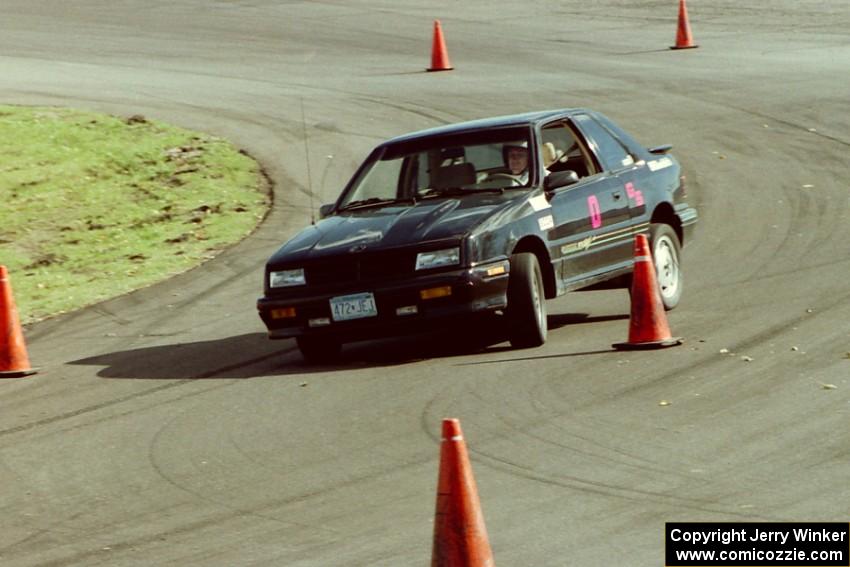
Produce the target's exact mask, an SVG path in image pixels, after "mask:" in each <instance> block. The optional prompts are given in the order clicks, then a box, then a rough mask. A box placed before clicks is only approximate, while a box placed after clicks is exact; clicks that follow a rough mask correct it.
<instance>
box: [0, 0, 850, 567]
mask: <svg viewBox="0 0 850 567" xmlns="http://www.w3.org/2000/svg"><path fill="white" fill-rule="evenodd" d="M677 6H678V3H677V2H674V1H672V0H671V1H669V2H658V1H651V0H630V1H626V0H599V1H597V2H593V3H589V2H578V1H576V0H564V1H559V2H554V1H548V0H547V1H542V2H536V3H534V4H525V3H518V2H504V3H500V2H497V3H493V2H484V1H481V0H469V1H466V2H453V1H446V0H440V1H436V2H410V1H407V0H394V1H392V2H388V1H382V0H372V1H365V0H350V1H346V2H342V1H341V0H340V1H336V2H331V1H317V2H305V1H281V0H278V1H271V0H240V1H235V0H230V1H225V0H176V1H175V0H172V1H169V2H163V1H150V0H146V1H141V0H120V1H112V2H103V1H98V0H78V1H76V2H62V3H57V2H52V1H49V0H4V2H3V17H2V18H0V102H3V103H17V104H38V105H43V104H52V105H63V106H72V107H79V108H85V109H91V110H96V111H103V112H110V113H115V114H120V115H127V116H129V115H132V114H143V115H145V116H148V117H151V118H156V119H160V120H166V121H170V122H173V123H175V124H178V125H180V126H184V127H188V128H194V129H199V130H203V131H207V132H210V133H213V134H216V135H220V136H224V137H227V138H229V139H231V140H233V141H234V142H235V143H236V144H237V145H239V146H240V147H243V148H245V149H246V150H247V151H248V152H250V153H251V154H252V155H253V156H255V157H256V158H257V159H258V160H259V161H260V162H261V163H262V165H263V167H264V168H265V169H266V171H267V172H268V175H269V176H270V178H271V180H272V181H273V183H274V205H273V208H272V210H271V212H270V214H269V216H268V218H267V219H266V221H265V222H264V223H263V224H262V225H261V226H260V227H259V229H258V230H257V231H256V232H255V234H253V235H252V236H251V237H249V238H248V239H246V240H245V241H243V242H242V243H240V244H238V245H237V246H235V247H234V248H232V249H230V250H228V251H227V252H225V253H223V254H221V255H220V256H219V257H218V258H216V259H215V260H212V261H210V262H208V263H207V264H204V265H203V266H201V267H199V268H197V269H194V270H191V271H189V272H187V273H185V274H183V275H180V276H178V277H175V278H173V279H171V280H169V281H166V282H163V283H161V284H158V285H155V286H152V287H149V288H146V289H143V290H139V291H137V292H134V293H131V294H129V295H126V296H123V297H119V298H116V299H114V300H111V301H107V302H105V303H102V304H99V305H96V306H93V307H90V308H87V309H84V310H81V311H79V312H75V313H72V314H68V315H64V316H61V317H57V318H54V319H50V320H47V321H44V322H42V323H38V324H36V325H33V326H31V327H29V328H27V329H26V336H27V341H28V347H29V355H30V358H31V359H32V360H33V363H34V364H35V365H37V366H39V367H40V368H41V371H40V372H39V374H37V375H35V376H31V377H28V378H22V379H16V380H6V381H3V382H2V383H0V407H2V411H0V486H2V489H0V510H2V513H0V563H2V565H4V566H10V567H12V566H14V567H19V566H20V567H23V566H51V567H58V566H78V565H86V566H98V565H103V566H106V565H109V566H138V565H180V566H186V565H204V566H259V565H287V566H298V567H307V566H330V565H346V566H349V565H364V566H365V565H369V566H373V565H381V566H398V565H422V564H427V563H428V561H429V558H430V550H431V541H430V538H431V533H432V529H433V514H434V502H435V489H436V481H437V467H438V454H439V432H440V422H441V420H442V419H443V418H444V417H457V418H459V419H460V420H461V422H462V425H463V429H464V433H465V436H466V439H467V443H468V445H469V449H470V452H471V460H472V466H473V470H474V473H475V478H476V480H477V484H478V489H479V492H480V496H481V500H482V508H483V513H484V517H485V521H486V524H487V529H488V532H489V534H490V543H491V545H492V548H493V554H494V556H495V561H496V564H497V565H500V566H504V565H539V566H561V565H600V566H602V565H606V566H607V565H630V566H632V565H633V566H657V565H662V564H663V549H664V523H665V522H668V521H748V522H757V521H777V522H778V521H782V522H786V521H815V520H818V521H827V520H828V521H840V522H847V521H848V502H850V485H848V483H847V478H848V476H850V462H848V454H850V441H848V435H847V422H848V418H850V396H849V395H848V393H850V360H848V352H850V328H848V325H847V321H848V320H850V284H848V277H847V274H848V269H849V268H850V246H848V244H847V243H848V242H850V222H848V221H850V191H848V186H850V182H848V180H850V160H848V150H850V134H848V132H850V99H848V96H847V92H848V81H847V77H848V69H850V41H848V31H847V30H848V29H850V5H848V4H847V3H846V2H841V1H839V0H831V1H828V0H794V1H792V0H777V1H770V2H762V3H755V4H751V5H743V4H741V3H740V2H733V1H731V0H713V1H712V2H702V1H698V0H693V1H691V2H689V3H688V8H689V15H690V24H691V28H692V31H693V35H694V40H695V42H696V43H697V44H699V47H698V48H697V49H690V50H682V51H672V50H670V49H668V47H669V46H670V45H671V44H672V43H673V41H674V39H675V33H676V16H677ZM434 19H440V20H441V23H442V29H443V32H444V34H445V39H446V44H447V49H448V54H449V56H450V58H451V62H452V64H453V66H454V67H455V69H454V70H453V71H448V72H443V73H427V72H425V68H426V67H427V66H428V65H429V63H430V59H429V58H430V50H431V31H432V25H433V20H434ZM573 106H584V107H589V108H593V109H596V110H600V111H602V112H603V113H605V114H606V115H608V116H610V117H611V118H612V119H614V120H615V121H616V122H618V123H619V124H621V125H622V126H623V127H624V128H626V129H627V130H628V131H629V132H631V133H632V134H633V135H634V136H635V137H636V138H637V139H638V140H640V141H642V142H643V143H645V144H646V145H647V146H654V145H660V144H664V143H671V144H673V148H674V149H673V152H674V153H675V155H676V156H677V157H678V158H679V159H680V160H681V161H682V163H683V164H684V167H685V171H686V174H687V184H688V191H689V194H690V198H689V200H691V201H693V202H695V203H696V204H697V205H698V207H699V211H700V222H699V225H698V226H697V230H696V235H695V238H694V240H693V242H689V243H686V247H685V251H684V270H685V283H684V285H685V291H684V296H683V299H682V303H681V305H680V306H679V307H678V308H677V309H676V310H674V311H672V312H671V313H670V314H669V315H668V317H669V323H670V326H671V328H672V329H673V332H674V334H675V335H677V336H682V337H684V338H685V344H684V345H682V346H679V347H676V348H671V349H666V350H661V351H647V352H633V353H624V352H615V351H613V350H612V349H611V348H610V345H611V343H614V342H619V341H622V340H625V338H626V334H627V326H628V314H629V302H628V295H627V294H626V293H625V292H623V291H605V292H592V293H574V294H568V295H566V296H564V297H562V298H560V299H558V300H556V301H553V302H551V303H550V305H549V309H550V311H549V313H550V315H549V324H550V329H551V330H550V333H549V339H548V342H547V343H546V344H545V345H544V346H543V347H541V348H537V349H528V350H512V349H511V348H509V346H508V344H507V343H506V342H504V340H503V337H499V336H498V335H496V334H492V335H488V336H486V337H483V338H474V337H473V338H471V337H469V336H459V337H456V336H448V337H447V336H442V335H438V336H431V337H418V338H406V339H399V340H389V341H379V342H370V343H359V344H356V345H349V346H347V347H346V349H345V351H344V356H343V359H342V361H341V363H340V364H339V365H336V366H332V367H329V366H319V367H311V366H307V365H305V364H304V363H303V362H302V360H301V357H300V355H299V353H298V351H297V349H296V348H295V346H294V344H293V343H292V342H291V341H280V342H273V341H268V340H267V339H266V338H265V334H264V327H263V325H262V323H261V322H260V320H259V318H258V317H257V314H256V309H255V300H256V298H257V297H258V296H259V295H260V294H261V291H262V289H261V288H262V285H261V284H262V269H263V265H264V262H265V260H266V259H267V257H268V256H269V255H270V254H271V253H272V252H274V250H275V249H276V248H277V246H279V245H280V244H281V243H282V242H283V241H284V240H285V239H286V238H287V237H289V236H291V235H292V234H294V232H295V231H297V230H298V229H299V228H301V227H303V226H305V225H306V224H308V223H309V222H310V218H311V215H312V211H315V210H316V209H317V208H318V206H319V205H320V204H322V203H326V202H330V201H332V200H333V199H334V198H335V196H336V195H337V194H338V192H339V191H340V189H341V187H342V185H343V184H344V183H345V182H346V180H347V179H348V178H349V177H350V175H351V174H352V173H353V172H354V169H355V168H356V167H357V165H358V164H359V163H360V161H361V160H362V159H363V158H364V157H365V156H366V155H367V153H368V151H369V150H370V149H371V148H372V147H373V146H374V145H375V144H377V143H379V142H380V141H382V140H384V139H386V138H388V137H390V136H394V135H399V134H403V133H406V132H409V131H412V130H416V129H420V128H425V127H430V126H435V125H439V124H444V123H449V122H455V121H460V120H467V119H473V118H480V117H487V116H493V115H498V114H510V113H514V112H521V111H527V110H539V109H548V108H561V107H573ZM302 117H303V118H302ZM0 214H1V213H0ZM12 276H13V278H14V274H13V275H12ZM481 332H482V333H483V332H484V331H483V330H481Z"/></svg>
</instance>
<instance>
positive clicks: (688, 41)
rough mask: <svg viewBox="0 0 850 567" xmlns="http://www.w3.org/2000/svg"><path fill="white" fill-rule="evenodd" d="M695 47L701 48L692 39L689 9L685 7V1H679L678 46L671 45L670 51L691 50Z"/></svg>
mask: <svg viewBox="0 0 850 567" xmlns="http://www.w3.org/2000/svg"><path fill="white" fill-rule="evenodd" d="M694 47H699V46H698V45H697V44H695V43H694V38H693V37H691V24H689V23H688V8H687V6H685V0H679V27H678V29H677V30H676V45H671V46H670V49H691V48H694Z"/></svg>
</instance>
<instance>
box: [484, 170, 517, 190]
mask: <svg viewBox="0 0 850 567" xmlns="http://www.w3.org/2000/svg"><path fill="white" fill-rule="evenodd" d="M495 179H507V180H509V181H510V182H511V186H512V187H519V186H520V185H522V183H520V182H519V179H517V178H516V177H514V176H513V175H511V174H510V173H491V174H490V175H488V176H487V180H488V181H492V180H495Z"/></svg>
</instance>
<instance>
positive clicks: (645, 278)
mask: <svg viewBox="0 0 850 567" xmlns="http://www.w3.org/2000/svg"><path fill="white" fill-rule="evenodd" d="M680 344H682V339H680V338H678V337H676V338H673V337H672V336H670V327H669V325H667V315H665V314H664V304H663V303H662V301H661V293H660V292H659V290H658V282H657V281H656V278H655V265H654V264H653V262H652V254H651V253H650V251H649V239H647V237H646V235H645V234H638V235H637V236H636V237H635V268H634V274H633V275H632V313H631V317H630V318H629V341H628V342H626V343H616V344H613V345H611V346H613V347H614V348H616V349H618V350H638V349H651V348H663V347H669V346H675V345H680Z"/></svg>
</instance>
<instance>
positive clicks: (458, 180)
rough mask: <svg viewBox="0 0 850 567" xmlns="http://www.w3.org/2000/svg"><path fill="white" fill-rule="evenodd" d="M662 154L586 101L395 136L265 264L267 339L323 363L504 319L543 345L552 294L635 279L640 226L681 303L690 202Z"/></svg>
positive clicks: (513, 330)
mask: <svg viewBox="0 0 850 567" xmlns="http://www.w3.org/2000/svg"><path fill="white" fill-rule="evenodd" d="M669 150H670V146H658V147H654V148H650V149H647V148H646V147H644V146H642V145H641V144H639V143H638V142H636V141H635V140H634V139H633V138H632V137H631V136H629V135H628V134H627V133H626V132H624V131H623V130H622V129H620V128H619V127H618V126H617V125H616V124H614V123H613V122H612V121H611V120H609V119H608V118H606V117H605V116H603V115H601V114H599V113H598V112H594V111H592V110H587V109H581V108H578V109H568V110H554V111H545V112H533V113H527V114H518V115H513V116H504V117H497V118H490V119H484V120H476V121H471V122H464V123H460V124H453V125H449V126H443V127H438V128H433V129H429V130H425V131H421V132H416V133H413V134H408V135H405V136H400V137H397V138H393V139H391V140H388V141H387V142H384V143H383V144H381V145H379V146H378V147H377V148H375V149H374V150H373V151H372V153H371V154H370V155H369V157H368V158H367V159H366V161H365V162H364V163H363V165H361V166H360V168H359V169H358V170H357V172H356V173H355V174H354V177H353V178H352V179H351V181H350V182H349V183H348V185H347V186H346V187H345V189H344V190H343V192H342V194H341V195H340V197H339V199H338V200H337V202H336V203H334V204H332V205H324V206H322V207H321V210H320V213H321V216H322V220H320V221H319V222H317V223H315V224H314V225H312V226H309V227H307V228H305V229H304V230H302V231H301V232H300V233H298V234H297V235H296V236H295V237H294V238H292V239H291V240H290V241H289V242H287V243H286V244H284V245H283V246H282V247H281V248H280V250H278V251H277V252H276V253H275V254H274V255H273V256H272V257H271V259H270V260H269V261H268V263H267V265H266V270H265V283H264V296H263V297H262V298H260V299H259V300H258V302H257V308H258V309H259V312H260V316H261V317H262V319H263V322H264V323H265V324H266V326H267V327H268V331H269V337H270V338H272V339H284V338H289V337H295V338H296V339H297V342H298V346H299V348H300V349H301V352H302V354H303V355H304V357H305V358H306V359H307V360H309V361H315V360H321V359H326V358H328V357H331V356H333V355H335V354H337V353H338V352H339V350H340V347H341V345H342V343H344V342H349V341H355V340H361V339H368V338H375V337H380V336H388V335H394V334H397V333H402V332H407V331H419V330H425V329H426V328H428V327H430V328H433V326H434V325H451V324H452V322H453V320H455V319H457V318H462V319H467V318H469V317H470V316H474V315H477V314H494V313H495V314H497V315H502V316H503V319H504V320H505V321H506V322H507V327H506V329H507V332H508V337H509V339H510V342H511V344H512V345H513V346H515V347H534V346H539V345H541V344H543V343H544V342H545V340H546V332H547V330H546V306H545V301H544V298H546V299H548V298H553V297H556V296H558V295H561V294H563V293H565V292H567V291H571V290H580V289H600V288H610V287H626V286H628V285H629V281H630V276H631V272H632V264H633V257H632V255H633V243H634V237H635V235H636V234H639V233H643V234H648V235H649V237H650V241H651V247H652V252H653V257H654V261H655V266H656V271H657V274H658V280H659V286H660V289H661V295H662V299H663V303H664V306H665V308H667V309H672V308H674V307H675V306H676V304H677V303H678V302H679V298H680V297H681V293H682V272H681V265H680V254H681V246H682V244H683V243H684V242H687V241H688V240H689V239H690V237H691V234H692V231H693V227H694V225H695V223H696V221H697V212H696V210H695V209H694V208H693V207H691V206H689V205H688V204H687V203H686V202H685V201H684V198H685V187H684V177H683V176H682V174H681V168H680V165H679V163H678V161H677V160H676V159H675V158H674V157H673V156H671V155H670V154H669V153H668V151H669ZM523 165H524V166H525V167H523Z"/></svg>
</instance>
